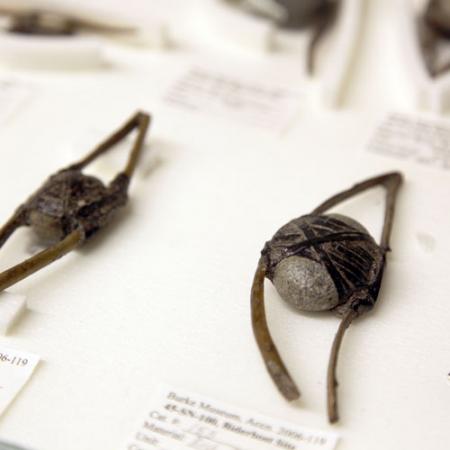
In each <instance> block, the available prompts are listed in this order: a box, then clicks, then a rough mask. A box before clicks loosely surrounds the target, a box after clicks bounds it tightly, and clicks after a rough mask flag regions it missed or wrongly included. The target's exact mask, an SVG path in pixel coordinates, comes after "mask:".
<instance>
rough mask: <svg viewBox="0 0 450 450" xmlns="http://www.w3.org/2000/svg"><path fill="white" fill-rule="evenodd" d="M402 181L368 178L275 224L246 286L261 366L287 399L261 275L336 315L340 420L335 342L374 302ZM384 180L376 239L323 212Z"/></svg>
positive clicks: (290, 396)
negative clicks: (380, 227) (309, 210)
mask: <svg viewBox="0 0 450 450" xmlns="http://www.w3.org/2000/svg"><path fill="white" fill-rule="evenodd" d="M401 182H402V176H401V174H400V173H397V172H393V173H388V174H385V175H381V176H377V177H375V178H370V179H369V180H366V181H363V182H361V183H358V184H356V185H355V186H354V187H352V188H350V189H348V190H346V191H343V192H341V193H339V194H336V195H334V196H333V197H331V198H330V199H328V200H327V201H325V202H324V203H322V204H321V205H320V206H318V207H317V208H316V209H314V211H312V213H311V214H309V215H306V216H301V217H299V218H297V219H294V220H292V221H290V222H289V223H287V224H286V225H284V226H283V227H282V228H280V229H279V230H278V231H277V232H276V233H275V235H274V236H273V237H272V239H271V240H270V241H268V242H267V243H266V245H265V246H264V248H263V250H262V252H261V258H260V260H259V263H258V268H257V270H256V273H255V277H254V280H253V286H252V293H251V308H252V323H253V331H254V334H255V338H256V341H257V343H258V346H259V349H260V351H261V354H262V356H263V359H264V362H265V364H266V367H267V370H268V371H269V373H270V375H271V377H272V379H273V381H274V383H275V384H276V386H277V387H278V389H279V390H280V392H281V393H282V394H283V396H284V397H285V398H286V399H287V400H296V399H297V398H299V397H300V392H299V390H298V389H297V386H296V385H295V383H294V381H293V380H292V378H291V376H290V374H289V373H288V371H287V369H286V367H285V366H284V364H283V362H282V360H281V357H280V355H279V353H278V351H277V349H276V346H275V344H274V343H273V341H272V338H271V335H270V332H269V328H268V325H267V320H266V316H265V307H264V279H265V278H268V279H269V280H271V281H272V282H273V284H274V286H275V288H276V289H277V291H278V293H279V294H280V296H281V297H282V298H283V299H284V300H285V301H287V302H288V303H289V304H291V305H292V306H293V307H294V308H296V309H298V310H300V311H309V312H311V311H312V312H320V311H332V312H334V313H335V314H337V315H338V316H339V317H341V318H342V321H341V323H340V326H339V329H338V331H337V333H336V336H335V339H334V342H333V346H332V350H331V355H330V360H329V365H328V375H327V387H328V418H329V421H330V422H331V423H333V422H336V421H337V420H338V419H339V416H338V406H337V393H336V387H337V382H336V375H335V373H336V365H337V358H338V352H339V347H340V344H341V341H342V338H343V335H344V332H345V330H346V328H347V327H348V326H349V325H350V324H351V322H352V321H353V320H354V319H355V318H357V317H359V316H361V315H362V314H364V313H365V312H367V311H370V310H371V309H372V307H373V306H374V305H375V302H376V300H377V297H378V292H379V290H380V286H381V280H382V276H383V270H384V266H385V262H386V252H388V251H389V250H390V248H389V238H390V234H391V229H392V223H393V217H394V209H395V201H396V196H397V191H398V189H399V187H400V184H401ZM376 186H383V187H384V188H385V190H386V206H385V214H384V224H383V231H382V235H381V240H380V244H377V243H376V242H375V240H374V239H373V238H372V236H371V235H370V234H369V232H368V231H367V230H366V229H365V228H364V227H363V226H362V225H361V224H360V223H358V222H357V221H356V220H354V219H352V218H350V217H347V216H343V215H340V214H325V212H326V211H327V210H329V209H330V208H332V207H334V206H335V205H337V204H339V203H341V202H342V201H344V200H347V199H348V198H350V197H353V196H355V195H357V194H359V193H361V192H363V191H365V190H367V189H370V188H373V187H376Z"/></svg>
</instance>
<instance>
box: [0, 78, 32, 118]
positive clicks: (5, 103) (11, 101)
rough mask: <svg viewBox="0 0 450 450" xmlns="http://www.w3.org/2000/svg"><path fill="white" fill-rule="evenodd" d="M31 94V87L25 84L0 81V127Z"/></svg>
mask: <svg viewBox="0 0 450 450" xmlns="http://www.w3.org/2000/svg"><path fill="white" fill-rule="evenodd" d="M31 92H32V88H31V86H30V85H28V84H26V83H22V82H20V81H16V80H0V125H2V124H3V122H5V121H6V120H7V119H8V118H9V117H10V116H11V115H12V114H13V113H15V112H16V111H17V110H18V109H19V107H20V106H22V105H23V103H24V102H25V101H26V100H27V98H28V97H29V96H30V95H31Z"/></svg>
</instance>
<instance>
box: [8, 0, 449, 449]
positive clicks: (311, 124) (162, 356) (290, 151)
mask: <svg viewBox="0 0 450 450" xmlns="http://www.w3.org/2000/svg"><path fill="white" fill-rule="evenodd" d="M77 3H80V2H77ZM100 3H105V4H106V3H108V2H106V0H105V1H104V2H99V4H100ZM110 3H112V2H110ZM114 3H117V4H118V3H119V2H114ZM149 3H150V2H144V1H141V2H139V1H137V0H134V1H128V2H127V7H128V8H129V11H130V13H134V14H136V12H137V11H139V15H140V16H141V18H142V17H143V16H144V14H141V11H142V5H143V4H146V5H147V4H149ZM154 3H155V7H156V4H157V3H158V2H154ZM162 3H164V4H165V5H166V6H167V5H168V2H160V5H159V8H160V9H161V10H163V9H164V8H162V7H161V4H162ZM172 3H173V4H176V5H177V8H173V9H172V10H171V11H173V12H175V13H176V14H177V16H175V17H178V20H179V21H180V20H181V23H184V22H183V17H187V16H183V8H182V7H181V6H180V4H181V3H182V4H183V5H186V3H187V2H174V1H172ZM121 4H122V3H121ZM393 5H395V2H390V1H387V0H376V1H375V0H372V1H368V2H367V13H368V14H367V18H366V22H365V26H364V34H363V36H362V38H361V45H360V49H359V53H358V59H357V65H356V66H355V68H354V72H353V75H352V77H351V79H350V80H349V85H348V89H347V92H346V96H345V98H344V102H343V109H342V110H341V111H339V112H330V111H328V112H323V113H319V112H314V113H308V112H307V111H302V112H301V114H300V115H299V118H298V121H297V123H296V124H295V125H294V126H293V127H291V128H290V129H289V130H288V131H287V132H285V133H284V134H282V135H277V134H273V133H269V132H266V131H265V130H260V129H255V128H250V127H245V126H242V125H238V124H236V123H234V122H232V121H225V120H221V119H218V118H211V117H208V116H207V115H202V114H190V113H188V112H186V111H182V110H178V109H175V108H172V107H169V106H167V105H165V104H164V103H163V102H162V101H161V98H162V94H163V93H164V92H165V91H166V89H167V87H168V86H170V85H171V83H172V82H173V81H174V80H175V79H177V77H178V75H179V73H182V72H183V71H184V70H185V69H186V68H188V67H191V65H192V63H197V62H199V61H204V56H203V53H202V52H199V51H197V49H196V47H195V46H194V45H193V44H191V43H190V40H189V39H188V38H187V37H186V40H181V41H180V44H179V45H178V47H176V48H174V49H172V50H171V51H168V52H162V51H160V50H133V51H131V50H129V51H128V52H127V51H126V50H125V49H123V48H121V49H120V50H117V49H114V50H111V49H110V55H111V58H112V59H113V62H114V64H111V65H110V66H109V67H105V68H104V69H103V70H100V71H80V72H77V73H75V74H74V73H69V72H65V71H56V72H43V71H39V72H32V71H27V72H23V71H19V70H13V69H11V68H7V67H3V69H2V73H3V75H4V76H7V77H19V78H20V79H24V80H27V81H28V82H32V83H33V85H34V94H33V95H32V96H31V97H30V99H29V101H28V102H27V104H26V105H25V106H24V107H23V108H22V109H21V110H20V111H17V112H16V114H14V116H12V117H10V119H9V120H8V121H7V122H6V124H5V126H3V127H2V129H1V133H0V148H1V152H2V158H3V164H1V165H0V180H2V181H1V183H2V189H1V190H0V216H1V217H2V218H3V219H2V220H6V218H7V217H8V216H9V214H10V213H11V212H12V210H13V209H14V208H15V207H16V206H17V205H18V203H19V202H20V201H23V200H24V199H25V198H26V197H27V196H28V195H29V194H30V193H31V192H32V191H33V190H34V189H36V188H37V187H38V186H39V185H40V183H41V182H42V181H43V180H44V179H45V178H46V177H47V176H48V175H49V174H50V173H51V172H52V171H55V170H57V169H59V168H60V167H61V166H63V165H64V164H67V163H69V162H71V161H72V160H74V159H76V158H78V157H79V156H81V155H82V154H84V153H85V152H86V151H87V150H88V149H89V148H90V147H91V146H92V145H94V144H95V143H96V142H97V140H99V139H101V138H102V137H103V136H104V134H106V133H109V132H110V131H111V130H112V129H113V128H114V127H116V126H117V125H119V124H120V123H121V122H122V121H123V120H125V119H126V118H127V116H128V115H129V114H131V113H132V112H133V111H134V110H136V109H137V108H143V109H146V110H148V111H151V112H152V113H153V114H154V118H155V120H154V124H153V126H152V130H151V133H150V136H149V141H148V142H149V146H148V153H149V155H150V154H151V155H153V157H150V156H148V157H146V158H144V160H143V161H142V164H141V166H140V168H139V171H138V173H137V176H136V179H135V180H134V181H133V183H132V186H131V192H130V194H131V201H130V204H129V207H127V209H126V211H124V214H123V216H122V218H121V219H120V220H118V223H116V224H114V225H113V226H111V227H109V228H108V229H107V230H105V231H104V232H103V233H102V235H99V236H97V238H96V239H95V241H93V242H92V243H90V244H89V245H87V246H86V247H85V248H83V249H82V250H80V251H77V252H74V253H73V254H71V255H69V256H67V257H66V258H64V259H63V260H62V261H60V262H58V263H56V264H54V266H52V267H50V268H48V269H46V270H45V271H42V272H41V273H39V274H37V275H35V276H33V277H31V278H30V279H29V280H27V281H25V282H22V283H21V284H19V285H17V286H15V287H14V288H12V289H11V290H12V291H14V292H19V293H25V294H26V295H27V297H28V302H29V311H28V312H27V313H26V315H25V317H24V318H23V320H22V321H21V322H20V324H19V325H18V326H16V327H15V329H14V330H13V332H12V334H11V335H10V336H9V337H6V338H2V343H3V344H4V345H5V346H9V347H14V348H18V349H23V350H26V351H30V352H33V353H37V354H39V355H41V356H42V359H43V360H44V362H43V363H41V365H40V366H39V368H38V369H37V371H36V374H35V376H34V377H33V379H32V380H31V382H30V383H29V384H28V386H27V387H26V390H25V391H24V392H23V395H21V396H20V397H19V398H18V399H17V401H16V402H15V403H14V404H13V405H12V406H11V408H10V409H9V410H8V413H7V414H6V415H4V416H3V417H2V418H0V436H1V437H2V438H5V439H10V440H14V441H17V442H20V443H22V444H28V445H29V446H31V447H33V448H35V449H36V450H63V449H64V450H91V449H102V450H103V449H105V450H106V449H120V448H121V445H122V443H123V442H125V440H126V438H128V437H129V434H130V432H131V431H132V429H133V428H134V425H135V422H136V420H137V418H138V417H140V416H141V413H142V411H144V410H145V409H146V408H147V406H148V404H149V403H150V399H151V395H152V393H153V392H154V389H155V387H156V385H157V384H158V383H160V382H168V383H170V384H173V385H176V386H177V385H178V386H180V387H182V388H184V389H187V390H192V391H197V392H199V393H201V394H204V395H207V396H210V397H213V398H217V399H222V400H224V401H227V402H231V403H235V404H237V405H239V406H241V407H245V408H249V409H254V410H256V411H259V412H261V413H263V414H266V415H272V416H275V417H278V418H280V419H284V420H288V421H291V422H296V423H299V424H302V425H305V426H309V427H319V428H322V429H331V427H329V425H328V424H327V423H326V415H325V373H326V364H327V359H328V353H329V349H330V346H331V341H332V338H333V336H334V333H335V331H336V328H337V325H338V321H337V319H336V318H334V317H332V316H328V315H326V314H325V315H320V316H315V315H305V314H297V313H294V312H293V311H292V310H291V309H290V308H289V307H288V306H286V305H285V304H284V303H282V301H281V300H280V299H279V297H278V296H277V294H276V292H275V291H274V289H273V288H272V286H271V285H270V283H267V285H266V297H267V309H268V316H269V321H270V327H271V330H272V332H273V335H274V339H275V342H276V343H277V344H278V346H279V349H280V351H281V353H282V356H283V358H284V359H285V361H286V364H287V366H288V367H289V369H290V372H291V373H292V374H293V376H294V378H295V380H296V381H297V382H298V384H299V387H300V389H301V391H302V393H303V397H302V399H301V401H299V402H298V403H295V404H292V405H288V404H286V402H285V401H284V400H283V399H282V398H281V397H280V396H279V394H278V392H277V391H276V389H275V388H274V386H273V385H272V382H271V380H270V378H269V376H268V375H267V374H266V372H265V369H264V367H263V364H262V361H261V358H260V355H259V353H258V351H257V349H256V345H255V343H254V339H253V336H252V332H251V327H250V316H249V291H250V284H251V280H252V276H253V271H254V269H255V267H256V263H257V260H258V254H259V251H260V249H261V248H262V246H263V245H264V242H265V241H266V240H268V239H269V238H270V237H271V236H272V234H273V233H274V232H275V231H276V230H277V229H278V228H279V227H280V226H281V225H283V224H284V223H285V222H287V221H288V220H290V219H292V218H293V217H296V216H298V215H301V214H304V213H307V212H309V211H310V210H311V209H312V208H314V207H315V206H316V205H317V204H318V203H319V202H321V201H322V200H324V199H325V198H327V197H328V196H329V195H331V194H334V193H335V192H337V191H338V190H340V189H344V188H347V187H349V186H350V185H351V184H353V183H354V182H356V181H359V180H361V179H363V178H365V177H367V176H369V175H372V174H376V173H379V172H382V171H386V170H392V169H401V170H402V171H403V172H404V173H405V177H406V183H405V186H404V187H403V189H402V191H401V195H400V198H399V202H398V214H397V217H396V221H395V224H394V232H393V236H392V247H393V252H392V254H390V255H389V261H388V267H387V271H386V275H385V278H384V282H383V289H382V291H381V294H380V298H379V304H378V305H377V307H376V308H375V310H374V311H373V313H371V314H370V315H368V316H367V317H364V318H362V319H361V320H359V321H357V322H356V323H355V324H354V325H352V327H351V329H350V330H349V332H348V334H347V336H346V339H345V342H344V345H343V348H342V353H341V358H340V364H339V374H338V376H339V380H340V390H339V394H340V399H341V402H340V406H341V418H342V420H341V422H340V424H339V425H338V426H336V427H332V428H333V429H334V430H337V431H338V432H340V433H341V434H342V442H341V444H340V446H339V449H341V450H380V449H383V450H391V449H392V450H394V449H395V450H397V449H409V450H416V449H417V450H419V449H420V450H422V449H424V448H430V449H436V450H444V449H447V448H448V445H449V440H450V427H449V425H448V418H449V417H450V385H449V382H448V379H447V374H448V372H449V371H450V366H449V352H450V331H449V327H448V324H449V321H450V308H449V306H448V292H449V288H450V282H449V279H448V266H449V263H450V261H449V256H448V252H447V249H448V246H449V245H450V242H449V237H448V228H449V222H450V217H449V215H450V213H449V212H448V208H447V207H446V202H447V201H448V198H449V196H450V181H449V173H448V172H445V171H440V170H437V169H427V168H425V167H422V166H420V165H417V164H413V163H411V164H409V163H405V162H404V161H403V162H402V161H397V160H394V159H389V158H385V157H381V156H378V155H374V154H370V153H367V152H366V151H365V150H364V148H365V144H366V142H367V141H368V139H369V138H370V135H371V133H372V130H373V126H374V124H375V123H376V119H377V118H378V116H379V114H380V113H381V112H382V111H385V110H390V109H410V108H412V107H413V103H412V101H411V95H410V94H411V92H412V89H413V84H412V83H410V82H409V80H408V71H407V67H404V65H403V64H402V54H401V49H400V48H398V46H397V34H396V33H397V30H396V27H395V23H393V22H392V20H391V11H392V10H391V8H393V7H394V6H393ZM150 10H151V8H148V9H147V11H150ZM163 13H164V11H163V12H160V14H163ZM147 14H149V12H148V13H147ZM172 20H175V18H172ZM178 23H180V22H178ZM181 31H182V27H181V26H180V29H178V33H179V35H182V36H189V35H188V34H186V33H187V32H186V31H184V32H183V33H181ZM206 53H207V55H208V59H207V61H208V63H209V64H211V62H214V61H217V60H220V64H222V65H223V64H225V65H226V64H229V65H230V66H231V67H234V66H235V64H237V63H240V64H243V63H242V61H243V59H244V54H243V53H236V54H234V53H233V52H231V51H229V52H228V53H226V54H223V55H222V54H220V56H219V55H218V54H215V55H214V58H215V59H213V57H212V53H211V52H210V51H208V52H206ZM245 58H246V61H247V62H246V63H245V64H246V65H245V70H249V71H251V73H252V75H254V76H256V74H258V73H259V76H260V77H261V79H264V78H268V77H269V78H270V75H271V74H272V73H276V72H277V65H276V63H277V58H276V57H268V56H261V55H258V56H251V55H250V56H249V54H247V53H245ZM236 67H237V66H236ZM239 67H243V66H239ZM241 70H244V69H241ZM290 76H291V77H292V79H295V76H294V75H290ZM286 78H287V79H289V76H286ZM122 151H124V150H122ZM123 156H124V155H123ZM109 161H110V163H108V162H102V163H101V164H99V165H98V166H97V173H99V174H100V175H102V176H105V177H106V178H107V177H108V176H110V175H112V174H113V173H114V172H115V170H116V167H117V165H116V164H117V163H116V159H115V157H113V156H112V159H110V160H109ZM338 211H339V212H342V213H347V214H349V215H352V216H354V217H355V218H359V219H361V221H363V223H364V224H365V225H367V226H368V227H369V228H370V229H371V230H374V233H375V234H376V236H378V233H377V231H379V226H380V221H381V213H382V201H381V196H380V195H379V193H378V192H373V193H371V194H369V195H367V196H365V197H364V198H361V199H360V200H359V199H356V200H355V201H352V202H349V203H348V204H346V205H344V206H342V207H340V208H339V209H338ZM30 236H31V234H30V233H29V231H28V230H23V231H21V232H19V233H17V235H16V236H15V237H14V239H12V240H11V242H10V243H8V244H7V245H6V246H5V248H4V249H2V262H1V266H2V267H4V268H6V267H8V266H9V265H11V264H12V263H13V262H16V261H18V260H19V259H20V258H22V257H24V256H26V255H27V247H28V245H29V243H30V241H31V238H30Z"/></svg>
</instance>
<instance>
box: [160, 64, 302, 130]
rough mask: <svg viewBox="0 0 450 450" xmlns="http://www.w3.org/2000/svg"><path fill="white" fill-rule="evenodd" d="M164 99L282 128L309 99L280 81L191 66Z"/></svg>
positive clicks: (264, 126)
mask: <svg viewBox="0 0 450 450" xmlns="http://www.w3.org/2000/svg"><path fill="white" fill-rule="evenodd" d="M268 78H270V77H268ZM164 101H165V103H166V104H169V105H171V106H175V107H178V108H182V109H185V110H188V111H191V112H199V113H203V114H207V115H210V116H216V117H220V118H224V119H227V120H229V121H233V122H236V123H241V124H246V125H250V126H254V127H258V128H262V129H265V130H268V131H274V132H280V131H283V130H284V129H285V128H287V127H288V126H289V125H290V123H291V122H292V120H293V119H294V118H295V116H296V115H297V114H298V113H299V111H300V108H301V107H302V106H303V107H304V106H305V102H306V101H307V99H306V95H305V94H303V93H302V92H301V91H296V90H293V89H287V88H286V87H283V86H280V85H277V84H271V83H267V82H261V81H253V80H249V79H244V78H240V77H239V76H236V75H230V74H228V73H224V72H219V71H214V70H211V69H207V68H191V69H189V70H188V71H187V72H186V73H185V74H184V75H182V76H181V77H180V78H178V80H176V81H175V83H173V84H172V86H170V87H169V90H168V92H167V93H166V94H165V96H164Z"/></svg>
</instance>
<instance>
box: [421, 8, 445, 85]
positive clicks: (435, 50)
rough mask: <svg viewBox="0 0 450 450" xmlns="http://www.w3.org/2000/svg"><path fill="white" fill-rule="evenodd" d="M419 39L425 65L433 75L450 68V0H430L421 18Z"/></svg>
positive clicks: (442, 72) (440, 73)
mask: <svg viewBox="0 0 450 450" xmlns="http://www.w3.org/2000/svg"><path fill="white" fill-rule="evenodd" d="M418 27H419V40H420V45H421V49H422V54H423V58H424V61H425V65H426V67H427V69H428V72H429V74H430V75H431V76H432V77H437V76H439V75H442V74H444V73H446V72H448V70H449V69H450V57H449V52H448V50H447V52H445V48H444V47H448V46H447V45H445V44H448V43H450V0H430V1H429V2H428V4H427V6H426V7H425V10H424V13H423V15H422V16H421V17H420V18H419V25H418Z"/></svg>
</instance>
